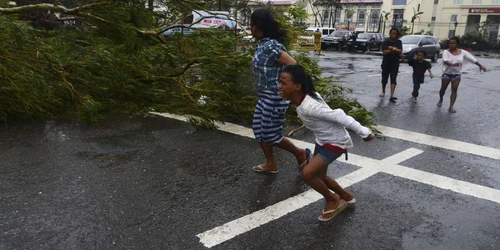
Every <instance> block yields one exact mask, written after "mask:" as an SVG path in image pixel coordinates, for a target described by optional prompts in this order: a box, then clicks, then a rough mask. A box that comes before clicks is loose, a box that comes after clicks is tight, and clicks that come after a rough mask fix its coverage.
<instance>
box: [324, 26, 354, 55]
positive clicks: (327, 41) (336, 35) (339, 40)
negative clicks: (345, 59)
mask: <svg viewBox="0 0 500 250" xmlns="http://www.w3.org/2000/svg"><path fill="white" fill-rule="evenodd" d="M350 35H351V32H349V31H347V30H336V31H334V32H333V33H332V34H330V35H329V36H327V37H325V38H323V39H321V49H327V48H328V47H335V48H336V49H337V50H342V49H344V47H345V46H346V45H347V40H348V39H349V36H350Z"/></svg>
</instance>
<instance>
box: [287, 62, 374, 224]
mask: <svg viewBox="0 0 500 250" xmlns="http://www.w3.org/2000/svg"><path fill="white" fill-rule="evenodd" d="M278 88H279V93H280V95H281V96H282V97H283V98H285V99H287V100H290V102H291V103H293V104H294V105H295V106H296V107H297V113H298V115H299V117H300V119H301V120H302V122H303V123H304V126H305V127H306V128H308V129H309V130H311V131H312V132H313V133H314V135H315V137H316V139H315V141H316V146H315V149H314V155H315V156H314V158H313V159H312V160H311V161H310V162H308V163H306V165H305V166H304V167H303V168H302V169H300V170H301V173H302V178H303V179H304V181H305V182H306V183H307V184H308V185H309V186H311V187H312V188H313V189H314V190H316V191H318V192H319V193H321V194H322V195H323V196H324V197H325V200H326V202H325V207H324V209H323V212H322V214H321V215H320V216H319V218H318V219H319V220H320V221H328V220H331V219H332V218H333V217H335V215H337V214H338V213H340V212H341V211H342V210H344V209H345V208H346V207H347V206H348V205H352V204H354V203H355V202H356V200H355V199H354V196H353V195H352V194H351V193H350V192H347V191H346V190H344V189H343V188H342V187H341V186H340V185H339V184H338V183H337V182H336V181H335V180H334V179H333V178H330V177H328V176H327V175H326V172H327V169H328V165H329V164H330V163H332V162H333V161H335V160H336V159H337V158H338V157H340V156H341V155H342V154H343V153H345V154H346V157H347V148H350V147H352V141H351V137H350V136H349V133H348V132H347V130H346V127H347V128H349V129H351V130H352V131H354V132H355V133H356V134H358V135H360V136H361V137H363V138H365V140H366V141H371V140H372V139H373V138H374V134H372V133H371V131H370V129H368V128H366V127H364V126H361V124H359V122H357V121H356V120H354V118H352V117H350V116H348V115H346V114H345V113H344V111H343V110H341V109H335V110H332V109H331V108H330V107H329V106H328V105H327V104H326V102H325V101H324V100H323V99H322V98H321V96H320V95H319V94H318V93H316V92H315V91H314V87H313V83H312V78H311V76H310V75H308V74H307V73H306V72H305V71H304V68H303V67H302V66H300V65H289V66H286V67H285V68H284V69H283V71H282V73H281V75H280V80H279V87H278ZM330 190H331V191H334V192H335V193H332V192H331V191H330Z"/></svg>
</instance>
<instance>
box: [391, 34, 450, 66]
mask: <svg viewBox="0 0 500 250" xmlns="http://www.w3.org/2000/svg"><path fill="white" fill-rule="evenodd" d="M401 42H402V43H403V57H404V58H412V59H417V54H416V53H415V52H416V51H418V50H421V51H422V50H423V51H425V53H426V55H427V58H429V59H431V60H432V62H436V61H437V60H438V59H439V53H440V52H441V45H440V44H439V40H438V39H437V38H435V37H433V36H428V35H407V36H403V37H401Z"/></svg>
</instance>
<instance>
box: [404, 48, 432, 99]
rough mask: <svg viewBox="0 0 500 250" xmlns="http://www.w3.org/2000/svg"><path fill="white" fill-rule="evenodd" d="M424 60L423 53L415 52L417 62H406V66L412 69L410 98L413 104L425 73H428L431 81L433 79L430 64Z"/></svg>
mask: <svg viewBox="0 0 500 250" xmlns="http://www.w3.org/2000/svg"><path fill="white" fill-rule="evenodd" d="M424 58H425V51H417V60H408V65H410V66H411V67H412V68H413V92H411V96H412V98H413V102H414V103H416V102H417V98H418V90H419V89H420V84H422V83H424V78H425V72H426V71H429V74H430V75H431V79H432V78H433V77H434V76H433V75H432V71H431V67H432V66H431V63H430V62H428V61H426V60H424Z"/></svg>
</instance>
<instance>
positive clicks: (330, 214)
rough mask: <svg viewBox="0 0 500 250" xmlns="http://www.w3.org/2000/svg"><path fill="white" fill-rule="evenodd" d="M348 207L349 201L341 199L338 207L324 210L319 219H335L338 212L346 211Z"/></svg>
mask: <svg viewBox="0 0 500 250" xmlns="http://www.w3.org/2000/svg"><path fill="white" fill-rule="evenodd" d="M346 208H347V203H346V202H345V200H340V203H339V205H338V206H337V208H336V209H333V210H330V211H324V210H323V213H322V214H321V215H320V216H319V217H318V220H319V221H329V220H331V219H333V218H334V217H335V216H337V214H339V213H340V212H342V211H344V209H346Z"/></svg>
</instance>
